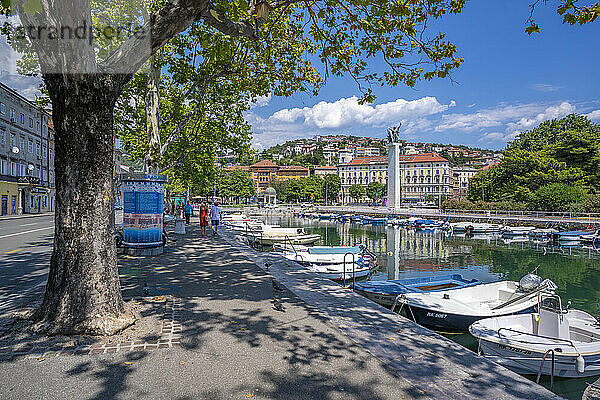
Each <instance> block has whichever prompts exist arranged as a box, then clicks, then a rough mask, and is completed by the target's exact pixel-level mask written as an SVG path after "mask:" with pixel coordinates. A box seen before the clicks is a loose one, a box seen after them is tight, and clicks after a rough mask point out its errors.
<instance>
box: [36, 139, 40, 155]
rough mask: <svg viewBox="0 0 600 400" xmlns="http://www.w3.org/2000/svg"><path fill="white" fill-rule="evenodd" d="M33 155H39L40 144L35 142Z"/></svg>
mask: <svg viewBox="0 0 600 400" xmlns="http://www.w3.org/2000/svg"><path fill="white" fill-rule="evenodd" d="M35 154H36V155H38V156H39V155H41V150H40V142H35Z"/></svg>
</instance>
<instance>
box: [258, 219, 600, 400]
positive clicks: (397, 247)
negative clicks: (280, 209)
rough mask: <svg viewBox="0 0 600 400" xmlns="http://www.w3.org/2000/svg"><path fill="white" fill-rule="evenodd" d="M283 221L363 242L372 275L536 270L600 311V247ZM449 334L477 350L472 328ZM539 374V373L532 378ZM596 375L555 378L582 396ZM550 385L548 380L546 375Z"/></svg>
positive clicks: (329, 240)
mask: <svg viewBox="0 0 600 400" xmlns="http://www.w3.org/2000/svg"><path fill="white" fill-rule="evenodd" d="M266 222H269V223H279V224H281V226H304V227H305V229H306V231H307V232H310V233H318V234H320V235H321V237H322V239H321V242H320V243H317V244H322V245H333V246H337V245H354V244H356V243H362V244H365V245H366V246H367V247H368V248H369V249H370V250H371V251H373V252H374V253H375V254H377V256H378V269H377V270H376V271H375V273H374V275H373V276H372V278H371V279H374V280H377V279H379V280H382V279H402V278H408V277H416V276H426V275H432V274H438V273H450V272H459V273H461V274H462V275H463V276H464V277H465V278H468V279H471V278H476V279H479V280H480V281H482V282H493V281H497V280H499V279H507V280H515V281H518V280H519V279H521V277H523V275H525V274H527V273H528V272H531V271H534V270H537V272H536V273H537V274H538V275H540V276H541V277H542V278H550V279H552V281H554V283H556V284H557V285H558V294H560V296H561V297H562V300H563V304H566V303H567V301H569V300H570V301H571V307H572V308H577V309H580V310H584V311H587V312H588V313H590V314H592V315H594V316H597V315H598V313H599V308H598V305H599V303H600V249H594V248H551V247H547V246H544V245H543V244H539V243H537V244H536V243H533V242H529V241H526V242H512V243H511V242H509V241H505V240H503V239H502V238H498V237H492V236H484V237H479V238H478V237H474V238H471V239H467V238H464V237H462V238H461V237H455V236H452V235H449V234H446V233H444V232H439V231H434V232H421V231H417V232H415V231H414V230H410V229H405V228H399V227H389V226H371V225H358V224H355V223H349V222H345V223H340V222H329V221H317V220H312V219H304V218H295V217H269V218H268V219H267V220H266ZM445 336H447V337H449V338H451V339H452V340H455V341H456V342H458V343H460V344H462V345H464V346H465V347H467V348H469V349H471V350H473V351H476V350H477V342H476V341H475V339H474V338H473V337H472V336H471V335H470V334H468V333H464V334H459V335H451V334H445ZM530 378H531V379H535V377H530ZM596 379H597V378H581V379H556V380H555V382H554V392H556V393H558V394H560V395H562V396H564V397H567V398H569V399H581V394H582V393H583V391H584V390H585V388H586V386H587V385H586V383H590V382H593V381H594V380H596ZM541 383H542V384H544V386H546V387H548V388H549V387H550V379H549V378H547V377H543V378H542V382H541Z"/></svg>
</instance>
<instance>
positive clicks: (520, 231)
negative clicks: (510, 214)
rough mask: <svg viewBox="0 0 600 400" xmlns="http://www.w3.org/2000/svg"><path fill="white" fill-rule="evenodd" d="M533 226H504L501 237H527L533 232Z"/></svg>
mask: <svg viewBox="0 0 600 400" xmlns="http://www.w3.org/2000/svg"><path fill="white" fill-rule="evenodd" d="M535 229H536V227H535V226H505V227H504V228H502V236H504V237H513V236H529V233H530V232H532V231H535Z"/></svg>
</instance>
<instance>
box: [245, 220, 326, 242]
mask: <svg viewBox="0 0 600 400" xmlns="http://www.w3.org/2000/svg"><path fill="white" fill-rule="evenodd" d="M249 237H250V238H251V239H250V240H252V241H254V242H256V243H260V244H262V245H273V244H275V243H292V244H312V243H315V242H316V241H317V240H319V239H321V235H318V234H309V233H306V232H305V231H304V228H282V227H279V226H271V225H264V226H263V227H262V229H261V230H260V231H255V232H252V233H250V234H249Z"/></svg>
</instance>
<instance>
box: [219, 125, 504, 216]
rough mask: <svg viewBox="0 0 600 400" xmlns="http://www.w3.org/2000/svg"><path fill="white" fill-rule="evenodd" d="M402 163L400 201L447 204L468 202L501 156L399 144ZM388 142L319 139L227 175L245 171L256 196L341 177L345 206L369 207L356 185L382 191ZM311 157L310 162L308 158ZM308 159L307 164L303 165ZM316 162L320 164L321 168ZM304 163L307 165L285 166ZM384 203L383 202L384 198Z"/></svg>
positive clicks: (275, 150)
mask: <svg viewBox="0 0 600 400" xmlns="http://www.w3.org/2000/svg"><path fill="white" fill-rule="evenodd" d="M400 144H401V146H400V147H401V152H402V156H401V158H400V162H401V163H400V165H401V171H402V172H401V175H402V183H403V192H402V201H403V203H407V204H414V203H422V202H426V201H430V202H432V203H439V202H440V200H441V199H442V198H443V199H449V198H452V199H456V200H465V199H466V196H467V191H468V187H469V180H470V179H471V178H472V177H473V176H475V175H476V174H477V173H478V172H479V171H485V170H488V169H489V168H490V167H492V166H494V165H496V164H498V163H500V161H501V160H502V158H503V155H502V153H501V152H495V151H491V150H481V149H473V148H469V147H466V146H455V145H444V144H435V143H421V142H418V143H413V142H407V141H401V143H400ZM387 145H388V143H387V140H386V139H379V138H372V137H358V136H346V135H327V136H315V137H313V138H311V139H298V140H294V141H288V142H286V143H284V144H282V145H277V146H274V147H272V148H270V149H267V150H265V151H263V152H262V153H261V154H259V161H257V162H256V163H254V164H251V165H233V164H231V163H229V165H227V166H226V167H225V170H226V171H228V172H229V171H234V170H237V169H239V170H243V171H245V172H246V173H247V175H248V176H249V177H250V178H251V179H252V181H253V182H254V184H255V187H256V191H257V193H258V194H260V193H261V192H263V191H264V190H265V189H267V188H268V187H269V186H270V183H272V182H275V181H285V180H288V179H300V178H303V177H307V176H309V175H315V176H322V177H323V176H326V175H329V174H333V175H337V176H338V177H339V178H340V183H341V191H340V192H339V195H338V198H337V199H332V200H334V201H335V200H337V201H338V202H339V203H341V204H343V205H344V204H349V203H353V202H366V201H368V196H367V195H366V192H365V194H364V195H363V196H362V197H361V198H354V196H352V195H351V194H350V187H351V186H353V185H360V186H363V187H364V188H365V189H366V187H367V186H368V185H369V184H370V183H372V182H376V183H378V184H380V185H382V186H386V185H387V180H388V169H389V167H388V155H387ZM307 156H310V157H311V158H307ZM307 159H308V160H309V162H308V163H306V162H303V161H304V160H307ZM310 161H312V162H315V161H316V162H319V161H320V162H321V163H320V164H318V165H314V164H311V163H310ZM290 163H291V164H293V163H299V164H300V163H301V164H304V165H285V164H290ZM380 201H382V202H385V195H384V196H382V198H381V199H380Z"/></svg>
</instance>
